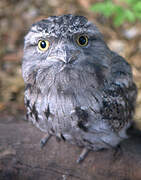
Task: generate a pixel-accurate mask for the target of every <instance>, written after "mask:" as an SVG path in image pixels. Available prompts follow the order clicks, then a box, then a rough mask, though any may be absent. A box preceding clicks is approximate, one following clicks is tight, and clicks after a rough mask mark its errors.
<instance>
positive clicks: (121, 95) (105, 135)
mask: <svg viewBox="0 0 141 180" xmlns="http://www.w3.org/2000/svg"><path fill="white" fill-rule="evenodd" d="M46 40H47V42H48V46H49V47H48V48H47V49H45V48H44V47H45V46H44V44H45V43H47V42H46ZM40 42H41V43H40ZM39 43H40V44H39ZM39 45H40V46H41V48H39ZM22 71H23V78H24V81H25V84H26V89H25V105H26V108H27V117H28V119H29V120H30V121H32V122H33V124H35V125H36V126H37V127H38V128H40V129H41V130H42V131H44V132H45V133H47V134H50V135H55V136H57V137H59V138H60V139H63V140H67V141H69V142H71V143H73V144H77V145H79V146H82V147H85V148H86V149H91V150H99V149H103V148H110V147H115V146H117V145H118V144H119V142H120V141H121V140H123V139H125V138H127V137H128V136H127V134H126V130H127V128H128V127H129V126H130V125H131V123H132V118H133V113H134V107H135V100H136V86H135V84H134V82H133V79H132V73H131V68H130V65H129V64H128V63H127V62H126V61H125V60H124V59H123V58H122V57H121V56H119V55H118V54H116V53H115V52H112V51H111V50H110V49H109V48H108V47H107V45H106V44H105V42H104V41H103V38H102V35H101V33H100V32H99V30H98V29H97V27H96V26H95V25H93V24H92V23H90V22H89V21H87V19H86V18H84V17H82V16H73V15H64V16H58V17H57V16H54V17H50V18H48V19H45V20H42V21H39V22H37V23H36V24H34V25H33V26H32V27H31V29H30V31H29V33H28V34H27V36H26V37H25V47H24V56H23V62H22Z"/></svg>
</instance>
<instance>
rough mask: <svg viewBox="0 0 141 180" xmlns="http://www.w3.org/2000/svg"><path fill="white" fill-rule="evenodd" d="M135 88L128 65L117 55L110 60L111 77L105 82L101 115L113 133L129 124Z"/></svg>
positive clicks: (132, 111)
mask: <svg viewBox="0 0 141 180" xmlns="http://www.w3.org/2000/svg"><path fill="white" fill-rule="evenodd" d="M136 96H137V88H136V85H135V84H134V82H133V77H132V71H131V67H130V65H129V64H128V63H127V62H126V61H125V60H124V59H123V58H122V57H121V56H119V55H117V54H115V55H114V57H113V58H112V60H111V76H110V79H109V80H107V82H105V86H104V91H103V107H102V109H101V113H102V116H103V119H106V120H107V122H108V124H109V125H110V127H111V129H112V130H113V131H116V132H119V131H120V130H121V129H123V128H124V127H126V126H128V125H129V124H131V123H130V122H131V120H132V118H133V113H134V109H135V101H136Z"/></svg>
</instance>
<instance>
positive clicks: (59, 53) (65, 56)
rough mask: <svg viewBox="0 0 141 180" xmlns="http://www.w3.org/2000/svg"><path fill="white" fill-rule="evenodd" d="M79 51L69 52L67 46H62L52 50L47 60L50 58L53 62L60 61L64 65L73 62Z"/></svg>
mask: <svg viewBox="0 0 141 180" xmlns="http://www.w3.org/2000/svg"><path fill="white" fill-rule="evenodd" d="M79 54H80V51H78V50H74V49H73V50H71V49H70V48H69V47H68V46H63V47H62V48H57V49H56V50H53V51H52V52H51V54H50V56H49V57H48V58H51V59H52V60H54V61H58V60H59V61H61V62H63V63H65V64H68V63H72V62H74V61H75V60H76V59H77V58H78V55H79Z"/></svg>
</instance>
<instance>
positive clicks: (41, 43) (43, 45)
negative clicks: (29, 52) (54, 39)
mask: <svg viewBox="0 0 141 180" xmlns="http://www.w3.org/2000/svg"><path fill="white" fill-rule="evenodd" d="M38 48H39V49H40V50H41V51H46V50H47V49H48V48H49V41H47V40H40V41H39V42H38Z"/></svg>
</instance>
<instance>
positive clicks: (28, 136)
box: [0, 117, 141, 180]
mask: <svg viewBox="0 0 141 180" xmlns="http://www.w3.org/2000/svg"><path fill="white" fill-rule="evenodd" d="M43 135H44V133H42V132H40V131H39V130H38V129H37V128H35V127H33V125H31V124H30V123H28V122H26V121H24V120H22V118H21V117H0V180H141V135H140V133H138V134H136V135H134V136H132V137H131V138H129V139H127V140H125V141H123V142H122V143H121V148H119V150H118V151H115V150H114V149H110V150H102V151H98V152H90V153H89V154H88V156H87V158H86V159H85V160H84V161H83V162H82V163H80V164H77V163H76V160H77V158H78V156H79V154H80V152H81V150H82V149H81V148H79V147H76V146H75V145H71V144H69V143H67V142H63V141H62V142H58V141H56V139H55V138H54V137H52V138H51V139H50V140H49V142H48V143H47V145H46V146H45V147H44V148H43V149H41V148H40V144H39V142H40V139H41V138H42V137H43Z"/></svg>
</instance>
